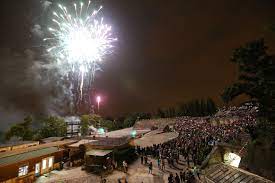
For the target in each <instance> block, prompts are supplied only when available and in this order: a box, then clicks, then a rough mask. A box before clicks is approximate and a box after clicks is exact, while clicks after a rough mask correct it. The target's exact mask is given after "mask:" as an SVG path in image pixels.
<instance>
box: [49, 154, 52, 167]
mask: <svg viewBox="0 0 275 183" xmlns="http://www.w3.org/2000/svg"><path fill="white" fill-rule="evenodd" d="M52 166H53V157H50V158H49V168H51V167H52Z"/></svg>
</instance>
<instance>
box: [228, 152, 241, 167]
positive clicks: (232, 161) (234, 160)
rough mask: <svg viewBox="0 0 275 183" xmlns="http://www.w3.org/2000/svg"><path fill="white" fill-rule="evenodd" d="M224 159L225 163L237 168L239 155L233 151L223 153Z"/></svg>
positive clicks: (239, 160)
mask: <svg viewBox="0 0 275 183" xmlns="http://www.w3.org/2000/svg"><path fill="white" fill-rule="evenodd" d="M224 161H225V164H229V165H231V166H234V167H237V168H238V167H239V164H240V162H241V157H240V156H238V155H237V154H234V153H226V154H225V155H224Z"/></svg>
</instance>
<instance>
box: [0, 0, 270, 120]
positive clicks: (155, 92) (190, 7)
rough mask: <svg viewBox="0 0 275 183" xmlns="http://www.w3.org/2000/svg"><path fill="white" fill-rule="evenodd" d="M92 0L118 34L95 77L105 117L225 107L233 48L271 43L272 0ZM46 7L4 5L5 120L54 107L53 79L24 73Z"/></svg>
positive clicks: (0, 87) (1, 87)
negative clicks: (188, 104) (206, 101)
mask: <svg viewBox="0 0 275 183" xmlns="http://www.w3.org/2000/svg"><path fill="white" fill-rule="evenodd" d="M96 2H97V3H98V2H99V3H98V4H102V5H103V14H104V17H105V19H106V20H107V22H108V23H110V24H111V25H112V27H113V30H114V33H115V35H116V36H117V37H118V39H119V41H118V42H117V43H116V45H115V46H116V48H115V50H114V53H113V54H112V55H111V56H108V57H107V58H106V59H105V61H104V63H103V65H102V69H103V71H102V72H98V73H97V76H96V79H95V88H96V90H97V92H98V93H99V94H101V95H102V96H103V102H102V111H101V112H102V113H103V114H104V115H114V116H115V115H120V114H124V113H127V112H133V111H148V112H150V111H153V110H156V109H157V108H158V107H168V106H175V105H177V104H178V103H180V102H185V101H189V100H191V99H195V98H202V97H211V98H213V99H214V100H215V101H216V102H217V103H218V104H219V105H222V103H221V99H220V94H221V92H222V91H223V88H224V87H225V86H227V85H229V84H230V83H232V82H233V81H234V80H235V79H236V78H237V70H236V66H234V65H233V64H231V63H230V61H229V59H230V55H231V53H232V50H233V49H234V48H237V47H239V46H240V45H242V44H244V43H245V42H247V41H251V40H255V39H257V38H260V37H264V38H266V41H267V43H268V45H269V46H270V47H271V48H272V47H273V48H275V47H274V42H275V39H274V38H275V35H274V33H273V34H272V33H270V32H268V31H266V30H265V27H266V26H267V25H268V24H270V23H272V22H275V11H274V10H275V1H274V0H241V1H240V0H211V1H202V0H200V1H199V0H170V1H167V0H102V1H96ZM43 5H45V1H43V2H41V1H38V0H22V1H19V0H18V1H15V0H13V1H4V2H2V3H1V11H0V12H1V29H0V118H1V119H0V122H1V123H2V124H8V123H12V122H14V120H17V119H19V118H21V117H22V116H24V115H25V114H29V113H30V114H34V115H36V114H45V113H51V112H50V111H51V110H49V108H51V104H49V103H50V101H51V100H49V98H50V99H52V98H53V97H52V96H51V95H52V91H50V89H51V88H52V86H51V85H50V82H48V83H47V84H48V85H43V86H41V85H40V84H39V83H37V82H35V81H34V80H35V79H34V78H33V77H36V76H35V74H33V73H32V74H30V72H29V71H30V68H33V65H35V62H36V60H37V57H38V58H40V55H39V53H40V51H41V50H39V49H41V47H40V45H41V43H40V41H39V35H34V34H35V33H34V32H33V31H32V29H33V26H34V25H35V24H40V25H42V28H43V24H44V25H45V22H46V21H45V19H46V17H45V15H46V14H47V13H45V12H46V11H47V9H46V10H45V7H44V9H43ZM50 8H51V7H49V9H50ZM36 33H37V32H36ZM38 33H39V32H38ZM41 34H42V33H41ZM273 50H274V49H273ZM34 52H35V59H34V58H33V56H32V54H33V53H34ZM40 74H41V73H40ZM39 76H40V75H39ZM54 110H55V111H56V113H58V109H54ZM2 124H1V125H2Z"/></svg>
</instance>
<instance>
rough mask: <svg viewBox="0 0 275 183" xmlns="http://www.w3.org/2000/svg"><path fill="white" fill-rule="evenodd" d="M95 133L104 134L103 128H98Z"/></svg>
mask: <svg viewBox="0 0 275 183" xmlns="http://www.w3.org/2000/svg"><path fill="white" fill-rule="evenodd" d="M97 133H98V134H100V135H102V134H104V133H105V130H104V128H99V129H98V130H97Z"/></svg>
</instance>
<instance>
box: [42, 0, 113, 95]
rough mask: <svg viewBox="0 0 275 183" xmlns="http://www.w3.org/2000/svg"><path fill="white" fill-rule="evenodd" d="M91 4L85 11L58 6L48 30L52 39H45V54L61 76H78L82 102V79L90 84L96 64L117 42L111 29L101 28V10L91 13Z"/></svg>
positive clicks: (75, 6) (80, 8) (103, 25)
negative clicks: (51, 59)
mask: <svg viewBox="0 0 275 183" xmlns="http://www.w3.org/2000/svg"><path fill="white" fill-rule="evenodd" d="M90 3H91V2H90V1H89V3H88V4H87V6H86V7H85V4H84V3H82V2H80V4H79V6H78V5H77V4H73V7H74V8H72V9H69V8H66V7H65V6H63V5H61V4H58V8H57V10H56V11H54V12H53V14H52V15H53V18H52V22H53V24H54V26H53V27H49V28H48V30H49V32H50V35H51V37H50V38H45V39H44V41H47V43H48V46H49V48H48V49H47V50H48V52H49V53H50V54H51V55H52V56H53V57H54V58H55V59H56V60H57V61H59V68H60V69H61V70H62V73H66V74H68V73H70V72H77V73H78V74H77V75H78V77H79V79H78V81H79V89H80V93H81V98H82V88H83V85H84V83H85V82H84V79H87V80H88V83H89V84H90V83H91V82H92V81H93V79H94V75H95V72H96V71H97V70H98V69H99V63H100V62H101V61H102V59H103V57H104V56H105V55H107V54H110V53H111V52H112V48H113V45H112V43H114V42H115V41H116V40H117V39H116V38H114V37H113V36H112V32H111V30H112V28H111V26H109V25H107V24H104V20H103V18H102V17H99V15H98V14H99V12H100V10H101V9H102V6H100V8H99V9H97V10H91V8H90ZM70 10H72V11H73V12H71V11H70ZM70 12H71V13H70ZM90 12H92V13H90ZM90 73H91V74H90Z"/></svg>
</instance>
